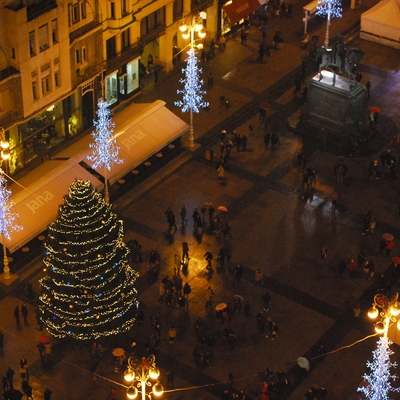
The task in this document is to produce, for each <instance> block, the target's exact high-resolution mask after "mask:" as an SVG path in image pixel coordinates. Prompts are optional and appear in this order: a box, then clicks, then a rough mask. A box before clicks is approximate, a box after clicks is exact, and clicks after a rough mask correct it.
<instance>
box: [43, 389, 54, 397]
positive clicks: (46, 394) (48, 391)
mask: <svg viewBox="0 0 400 400" xmlns="http://www.w3.org/2000/svg"><path fill="white" fill-rule="evenodd" d="M52 393H53V392H52V391H51V390H50V389H49V388H46V390H45V391H44V393H43V398H44V400H51V394H52Z"/></svg>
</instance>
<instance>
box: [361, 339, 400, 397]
mask: <svg viewBox="0 0 400 400" xmlns="http://www.w3.org/2000/svg"><path fill="white" fill-rule="evenodd" d="M391 343H392V342H391V341H390V340H389V339H388V338H387V337H381V338H379V340H378V344H377V347H376V349H375V350H374V351H373V352H372V359H373V361H372V362H371V361H367V367H368V368H369V370H370V371H371V373H370V374H369V375H368V374H365V375H364V381H365V382H366V383H367V384H366V386H363V387H359V388H358V389H357V391H358V392H362V393H363V394H364V396H365V398H366V399H368V400H389V399H390V398H389V397H388V396H389V393H390V392H399V391H400V388H394V387H393V386H392V382H391V381H394V380H396V379H397V375H392V374H391V372H390V368H391V367H394V368H396V366H397V364H396V363H395V362H394V363H392V362H391V361H390V356H391V355H392V354H393V351H392V350H391V349H390V345H391Z"/></svg>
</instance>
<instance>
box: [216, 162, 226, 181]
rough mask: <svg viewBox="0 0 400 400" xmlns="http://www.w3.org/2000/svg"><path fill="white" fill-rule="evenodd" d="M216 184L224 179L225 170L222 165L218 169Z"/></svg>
mask: <svg viewBox="0 0 400 400" xmlns="http://www.w3.org/2000/svg"><path fill="white" fill-rule="evenodd" d="M217 171H218V182H222V181H223V180H224V178H225V169H224V167H223V166H222V164H221V165H220V166H219V167H218V169H217Z"/></svg>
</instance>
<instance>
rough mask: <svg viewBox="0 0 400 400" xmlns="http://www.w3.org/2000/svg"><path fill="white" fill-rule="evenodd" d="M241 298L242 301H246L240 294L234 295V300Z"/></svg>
mask: <svg viewBox="0 0 400 400" xmlns="http://www.w3.org/2000/svg"><path fill="white" fill-rule="evenodd" d="M235 297H239V299H240V301H244V297H242V296H240V295H239V294H235V295H233V298H235Z"/></svg>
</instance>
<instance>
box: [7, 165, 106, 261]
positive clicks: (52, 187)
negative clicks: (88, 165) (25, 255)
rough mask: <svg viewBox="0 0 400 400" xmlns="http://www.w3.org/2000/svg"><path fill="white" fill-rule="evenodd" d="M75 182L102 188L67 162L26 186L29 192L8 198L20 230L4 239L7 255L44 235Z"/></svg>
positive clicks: (90, 177)
mask: <svg viewBox="0 0 400 400" xmlns="http://www.w3.org/2000/svg"><path fill="white" fill-rule="evenodd" d="M75 179H82V180H88V181H90V182H92V184H93V186H94V187H95V188H96V189H97V190H102V188H103V184H102V183H101V182H100V181H99V180H98V179H97V178H96V177H94V176H93V175H92V174H91V173H90V172H89V171H87V170H86V169H85V168H83V167H81V166H80V165H79V164H76V160H74V159H71V160H69V161H67V162H65V163H64V164H62V165H61V166H59V167H58V168H55V169H54V170H53V171H51V172H50V173H49V174H46V175H45V176H43V177H42V178H40V179H38V180H37V181H36V182H33V183H32V184H31V185H29V187H27V189H28V190H29V192H28V191H27V190H21V191H19V192H18V193H16V194H15V195H12V196H11V199H10V200H11V201H13V202H14V207H13V211H14V212H15V213H17V214H18V219H17V221H16V222H17V223H18V225H20V226H22V227H23V229H22V230H20V231H18V232H10V236H11V239H10V240H8V239H7V238H6V239H5V245H6V247H7V248H8V249H9V251H10V252H11V253H12V252H13V251H15V250H17V249H19V248H20V247H22V246H23V245H24V244H25V243H27V242H29V241H30V240H32V239H33V238H34V237H35V236H37V235H38V234H40V233H41V232H43V231H45V230H46V229H47V227H48V225H49V224H51V223H52V222H53V221H54V220H55V219H56V217H57V213H58V209H59V207H60V205H61V204H62V203H63V201H64V196H65V195H66V194H68V190H69V187H70V186H71V183H72V182H73V181H74V180H75ZM2 241H3V238H1V242H2Z"/></svg>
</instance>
